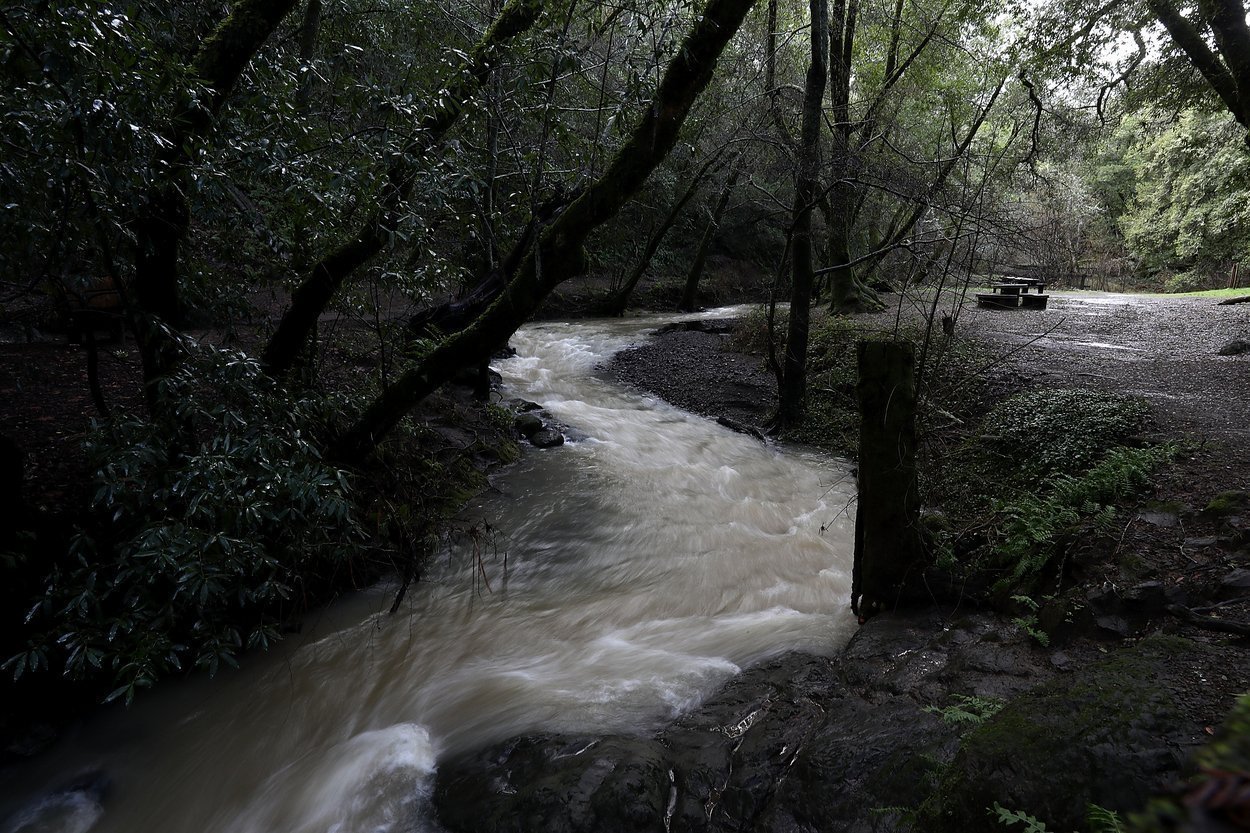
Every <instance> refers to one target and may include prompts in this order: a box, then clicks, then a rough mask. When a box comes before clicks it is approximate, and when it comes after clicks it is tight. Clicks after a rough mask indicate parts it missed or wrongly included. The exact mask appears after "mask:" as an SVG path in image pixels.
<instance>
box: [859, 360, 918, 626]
mask: <svg viewBox="0 0 1250 833" xmlns="http://www.w3.org/2000/svg"><path fill="white" fill-rule="evenodd" d="M914 362H915V357H914V353H913V348H912V345H911V344H910V343H908V342H900V341H861V342H860V343H859V383H858V385H857V386H856V392H857V393H858V396H859V411H860V429H859V503H858V507H857V511H856V513H855V566H854V573H853V579H852V587H851V610H853V611H854V612H855V613H856V614H857V615H858V616H859V617H860V621H863V620H864V619H867V618H868V617H869V616H872V615H873V614H874V613H879V612H880V611H881V610H884V609H886V608H893V607H895V606H897V604H898V603H899V602H900V601H903V599H904V598H905V597H906V595H907V594H906V588H907V587H908V582H909V580H910V579H912V578H914V576H915V574H916V573H917V572H918V570H919V569H920V568H921V567H922V566H923V563H924V546H923V543H922V541H923V539H922V537H921V534H920V492H919V489H918V488H917V485H916V388H915V379H914V376H913V366H914Z"/></svg>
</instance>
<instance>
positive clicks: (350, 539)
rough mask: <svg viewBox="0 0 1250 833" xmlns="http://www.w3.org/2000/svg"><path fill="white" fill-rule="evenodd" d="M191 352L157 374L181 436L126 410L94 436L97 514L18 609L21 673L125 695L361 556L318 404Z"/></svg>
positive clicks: (283, 613) (231, 648) (273, 628)
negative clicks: (322, 446)
mask: <svg viewBox="0 0 1250 833" xmlns="http://www.w3.org/2000/svg"><path fill="white" fill-rule="evenodd" d="M196 352H197V355H196V358H195V360H194V361H193V362H188V363H187V364H185V365H184V366H183V367H182V368H181V369H180V370H179V372H178V373H177V374H176V375H175V376H172V377H170V378H168V379H166V380H165V384H166V385H168V386H169V387H170V390H168V391H167V394H168V395H170V396H172V397H173V398H174V400H175V401H176V402H177V403H178V404H177V409H176V412H175V414H176V418H177V419H178V420H179V422H180V430H179V431H178V432H176V433H173V434H171V433H170V432H168V431H164V430H161V428H160V427H159V426H155V425H153V424H151V423H149V422H147V421H145V420H141V419H135V418H129V419H123V420H118V421H116V422H113V423H111V424H107V425H101V426H100V427H99V428H98V429H97V431H96V432H95V434H94V436H93V437H92V439H91V440H90V441H89V449H90V453H91V457H92V459H93V461H94V464H95V466H96V476H95V479H96V484H97V487H96V491H95V495H94V497H93V499H92V505H91V512H92V513H93V514H94V515H95V516H96V517H97V518H99V519H101V521H102V523H100V524H99V525H93V526H92V528H91V531H87V530H83V531H81V532H79V534H78V535H77V536H76V537H75V539H74V541H73V543H72V545H71V550H70V554H69V555H70V558H69V559H67V560H66V562H65V563H64V564H62V565H60V566H58V567H57V568H55V569H54V570H53V572H52V574H51V575H50V576H49V578H48V582H47V585H46V588H45V590H44V593H43V596H42V598H41V599H40V600H39V601H38V603H37V604H36V605H35V606H34V607H33V608H32V609H31V610H30V611H29V613H28V614H27V622H28V624H29V625H30V626H31V627H32V628H33V631H34V634H33V635H32V637H31V641H30V644H29V645H28V647H27V650H26V651H25V652H23V653H21V654H19V655H17V656H15V657H13V658H12V659H10V660H9V661H8V662H7V663H6V667H7V668H9V669H11V670H12V672H13V673H14V674H15V675H16V676H19V677H20V676H21V675H22V674H23V673H24V672H28V671H30V672H34V671H40V670H44V669H47V668H49V667H54V668H55V669H56V670H59V671H61V672H63V673H64V674H65V675H67V676H69V677H70V678H72V679H84V678H89V677H91V676H92V675H94V674H97V673H104V674H106V675H107V676H109V677H111V678H112V679H113V680H114V681H115V683H116V684H117V685H118V688H117V689H116V690H115V691H114V692H113V694H112V696H113V697H116V696H121V695H125V697H126V698H127V699H130V698H131V697H132V696H133V695H134V692H135V689H136V688H137V687H140V686H147V685H150V684H151V683H153V682H154V681H155V680H156V679H157V678H159V677H161V676H163V675H165V674H166V673H168V672H170V671H172V670H176V669H180V668H183V667H190V666H199V667H203V668H207V669H208V670H210V671H216V669H217V667H218V666H219V664H221V663H223V662H224V663H228V664H233V662H234V658H235V655H236V654H237V653H238V652H239V651H240V650H242V649H243V648H245V647H246V648H256V647H262V648H263V647H266V646H268V645H269V643H270V642H272V641H273V640H275V639H276V638H277V637H278V629H279V626H280V625H281V624H282V623H283V622H284V621H285V619H286V618H287V617H288V616H289V614H290V613H291V612H292V611H298V610H300V609H302V605H301V603H300V597H301V596H302V595H304V594H305V593H307V592H308V590H309V588H310V587H311V588H315V587H316V585H318V584H325V585H328V584H332V583H333V582H334V580H335V578H336V574H337V573H340V572H345V571H347V570H349V569H350V568H349V565H348V564H347V561H348V559H350V558H352V557H353V556H354V555H358V552H359V547H360V543H361V542H362V540H363V536H362V534H361V532H360V530H359V529H358V528H357V526H356V522H355V520H354V518H353V513H352V503H351V495H350V490H349V487H348V483H347V479H346V475H345V473H344V472H342V471H340V470H338V469H336V468H334V467H332V466H329V465H327V464H326V463H325V462H323V461H322V460H321V459H320V455H319V453H318V451H317V435H316V433H315V432H316V429H317V427H318V426H323V427H324V426H325V424H326V420H327V417H329V416H330V414H327V413H326V411H325V407H326V406H325V403H324V401H323V400H321V399H320V398H300V399H291V398H289V397H285V396H282V395H280V392H279V391H278V390H277V389H275V387H274V386H273V385H272V383H266V382H265V381H264V380H263V378H262V377H261V376H260V372H259V369H258V367H257V365H256V363H255V362H254V361H253V360H251V359H249V358H247V357H246V356H244V355H242V354H238V353H233V352H229V351H222V350H215V349H209V348H200V349H199V350H197V351H196ZM171 438H176V439H171ZM184 441H186V442H187V445H182V444H181V443H182V442H184ZM103 521H106V523H104V522H103ZM313 595H314V596H316V595H319V594H318V593H317V592H316V591H315V589H314V592H313Z"/></svg>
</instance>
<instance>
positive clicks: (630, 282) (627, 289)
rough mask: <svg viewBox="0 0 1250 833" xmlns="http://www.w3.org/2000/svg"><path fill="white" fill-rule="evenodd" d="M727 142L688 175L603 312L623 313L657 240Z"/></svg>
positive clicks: (713, 167)
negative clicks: (693, 173) (673, 201)
mask: <svg viewBox="0 0 1250 833" xmlns="http://www.w3.org/2000/svg"><path fill="white" fill-rule="evenodd" d="M727 147H728V145H725V146H722V147H721V149H720V150H718V151H717V152H716V153H715V154H713V155H712V158H711V159H708V160H707V161H706V162H704V163H703V166H702V167H700V168H699V170H698V172H697V173H696V174H695V175H694V176H692V177H691V178H690V182H689V183H687V184H686V190H685V191H684V192H682V195H681V196H680V197H679V198H678V199H677V202H675V203H673V207H672V208H671V209H669V212H668V216H666V217H665V218H664V221H663V222H661V223H660V225H659V227H657V228H656V229H655V230H654V231H653V232H651V236H650V237H649V238H648V239H647V245H646V246H645V247H644V248H643V251H642V256H641V257H639V258H638V263H637V264H635V266H634V268H633V270H631V271H630V273H629V277H627V278H626V279H625V283H624V284H622V285H621V288H620V289H619V290H618V291H617V292H616V294H614V295H613V296H612V297H611V298H609V299H608V300H607V302H606V303H605V304H604V305H603V314H604V315H610V316H613V317H617V318H619V317H620V316H622V315H624V314H625V309H626V308H627V307H628V306H629V299H630V297H631V296H632V295H633V294H634V290H635V289H637V288H638V282H639V281H641V280H642V276H643V275H645V274H646V273H647V269H648V268H649V267H650V266H651V259H652V258H654V257H655V253H656V252H657V251H659V249H660V243H662V242H663V241H664V238H665V236H666V235H667V234H668V233H669V231H671V230H672V228H673V226H674V225H676V224H677V218H678V217H680V216H681V212H682V211H683V210H684V209H685V207H686V205H687V204H689V202H690V200H691V199H693V198H694V195H695V194H697V193H698V192H699V186H700V185H702V184H703V180H705V179H706V178H707V177H708V175H709V174H711V173H712V172H713V171H715V170H716V169H717V167H718V166H719V165H720V160H721V155H722V154H723V153H724V151H725V149H726V148H727Z"/></svg>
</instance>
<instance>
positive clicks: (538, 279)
mask: <svg viewBox="0 0 1250 833" xmlns="http://www.w3.org/2000/svg"><path fill="white" fill-rule="evenodd" d="M753 2H754V0H711V2H709V3H708V5H707V7H706V8H705V10H704V13H703V15H702V16H701V17H700V18H699V20H698V22H697V23H695V25H694V28H693V29H692V30H691V31H690V33H689V34H688V35H687V36H686V39H685V40H684V42H683V43H682V45H681V48H680V49H678V50H677V53H676V56H675V57H674V58H673V59H672V61H671V62H670V63H669V65H668V67H667V69H666V70H665V73H664V78H663V80H661V82H660V86H659V89H658V90H657V91H656V95H655V98H654V99H653V101H652V103H651V106H650V107H648V108H647V109H646V111H645V112H644V113H643V114H642V116H641V118H640V119H639V121H638V125H637V127H636V128H635V129H634V131H633V133H632V135H631V136H630V139H629V141H628V142H626V143H625V145H624V146H623V147H622V148H621V149H620V151H619V152H618V153H617V154H616V156H615V157H614V158H613V160H612V163H611V164H610V165H609V166H608V168H607V170H606V171H604V173H603V174H602V175H601V176H600V177H599V179H597V180H596V181H595V182H594V183H593V184H592V185H591V186H590V187H589V188H588V189H587V190H586V191H585V192H584V193H582V195H581V196H579V197H578V198H577V199H576V200H575V201H574V202H573V204H572V205H570V206H569V207H568V209H566V210H565V211H564V212H563V213H562V214H561V215H560V217H559V218H558V219H556V221H555V222H553V223H552V224H551V225H550V226H549V227H548V228H547V229H546V230H545V231H544V232H543V234H542V235H541V237H540V238H539V241H538V244H537V246H535V247H534V248H533V249H531V252H530V255H529V256H528V257H527V258H526V260H525V262H524V263H523V264H522V266H521V268H520V269H519V270H518V272H517V275H516V277H515V278H513V280H512V281H511V282H509V284H508V286H507V287H506V288H505V289H504V291H503V293H502V295H501V296H500V297H499V298H498V299H497V300H496V301H495V303H493V304H491V306H490V307H489V308H487V309H486V311H485V312H483V313H482V315H481V316H479V317H478V319H477V320H476V321H475V322H474V323H473V324H472V325H471V326H469V327H468V328H466V329H465V330H463V331H461V332H459V333H457V334H455V335H453V336H451V337H450V338H448V339H446V340H445V341H443V342H442V343H441V344H440V345H439V346H438V347H436V348H435V349H434V350H433V351H432V352H431V353H430V354H429V355H428V356H426V358H425V359H424V360H422V361H421V362H420V363H419V364H418V365H417V366H416V367H413V368H411V369H410V370H408V371H407V372H405V373H404V374H403V375H402V376H401V377H400V378H399V379H398V380H397V381H396V383H395V384H394V385H392V386H391V387H390V388H388V389H387V390H385V391H384V392H383V393H382V394H381V395H380V396H379V397H378V398H377V399H375V400H374V401H373V403H372V404H371V405H370V406H369V407H368V408H367V409H365V412H364V413H363V414H361V416H360V418H359V419H358V420H357V421H356V423H355V424H354V425H353V426H351V428H349V429H348V430H347V431H346V432H345V433H344V434H343V435H342V436H341V437H339V438H338V440H337V441H336V442H334V443H332V445H331V448H330V456H331V457H332V458H333V459H335V460H339V461H344V462H355V461H359V460H360V459H361V458H362V457H363V456H364V455H366V454H368V453H369V452H370V451H372V449H373V447H374V446H375V445H377V443H379V442H380V441H381V440H382V439H383V438H384V437H385V436H386V435H387V434H388V433H389V432H390V431H391V429H392V428H394V427H395V424H396V423H398V422H399V420H400V419H401V418H402V417H403V415H404V414H405V413H407V412H408V410H409V409H410V408H412V407H413V406H414V405H416V404H417V403H418V402H420V401H421V400H422V399H424V398H425V397H426V396H428V395H429V394H431V393H432V392H433V391H434V390H436V389H437V388H438V387H439V386H440V385H442V384H443V383H444V382H446V381H447V380H448V379H449V378H451V376H452V375H453V374H454V373H455V372H456V371H457V370H458V369H460V368H462V367H466V366H470V365H474V364H477V363H479V362H481V361H484V360H486V359H487V358H488V357H489V356H490V354H491V353H493V352H494V350H495V349H496V348H497V347H498V346H499V345H500V344H502V343H503V342H505V341H506V340H507V339H508V337H509V336H511V335H512V333H513V332H515V330H516V328H517V327H519V326H520V325H521V324H523V323H524V322H525V320H526V319H527V318H529V316H530V315H531V314H532V313H533V312H534V310H535V309H537V308H538V305H539V304H540V303H542V300H543V299H544V298H545V297H546V296H547V295H548V294H549V293H550V292H551V290H553V289H554V288H555V287H556V286H558V285H559V284H560V283H561V282H562V281H564V280H565V279H567V278H569V277H571V276H572V275H573V274H574V273H576V272H577V271H578V270H580V269H583V268H584V266H585V258H584V253H583V250H582V246H583V245H584V243H585V242H586V238H587V237H589V236H590V234H591V232H592V231H594V230H595V229H596V228H598V227H599V226H601V225H602V224H603V223H605V222H607V221H608V220H609V219H611V218H612V217H613V216H615V215H616V213H617V212H618V211H620V209H621V206H622V205H624V204H625V202H626V201H627V200H629V199H630V197H632V196H633V195H634V194H635V193H636V192H637V191H638V189H639V188H640V187H641V186H642V184H643V183H644V182H645V181H646V179H647V177H648V176H650V174H651V172H652V171H653V170H654V169H655V167H656V166H657V165H658V164H659V163H660V162H662V161H663V160H664V158H665V157H666V156H667V155H668V153H669V151H670V150H672V148H673V145H674V143H676V141H677V134H678V132H679V131H680V130H681V126H682V124H683V123H684V122H685V120H686V115H687V114H688V113H689V112H690V107H691V105H693V104H694V101H695V99H696V98H697V97H698V95H699V93H700V92H702V91H703V88H704V87H706V86H707V83H708V81H710V80H711V77H712V72H713V70H714V69H715V68H716V62H717V59H718V58H719V57H720V54H721V52H722V50H723V49H724V48H725V44H726V43H728V42H729V39H730V38H731V37H733V35H734V33H735V32H737V31H738V27H739V26H741V25H742V20H743V18H745V17H746V14H747V12H748V11H750V9H751V6H752V5H753Z"/></svg>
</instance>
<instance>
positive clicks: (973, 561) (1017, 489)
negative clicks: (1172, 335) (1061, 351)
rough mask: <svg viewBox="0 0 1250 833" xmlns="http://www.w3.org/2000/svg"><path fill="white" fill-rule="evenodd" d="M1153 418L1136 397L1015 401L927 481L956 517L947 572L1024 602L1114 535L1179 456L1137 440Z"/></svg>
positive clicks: (943, 543)
mask: <svg viewBox="0 0 1250 833" xmlns="http://www.w3.org/2000/svg"><path fill="white" fill-rule="evenodd" d="M1148 418H1149V409H1148V407H1147V406H1146V404H1145V403H1144V402H1143V401H1141V400H1139V399H1134V398H1131V397H1125V396H1118V395H1113V394H1107V393H1101V392H1098V391H1090V390H1080V389H1076V390H1072V389H1041V390H1033V391H1028V392H1025V393H1020V394H1016V395H1014V396H1011V397H1009V398H1007V399H1005V400H1003V401H1002V402H1000V403H999V404H998V405H996V406H995V407H994V408H992V409H991V410H990V411H989V413H988V414H986V416H985V418H984V420H982V423H981V426H980V429H979V430H978V431H973V432H970V433H969V434H968V435H967V437H966V439H965V441H964V443H963V444H962V445H961V446H958V447H955V448H954V449H952V450H951V451H950V452H949V453H948V454H947V455H946V458H945V461H944V462H945V463H946V465H945V466H944V467H943V468H942V470H941V471H940V472H939V473H938V474H937V475H936V476H935V475H933V474H932V472H931V476H930V478H929V479H928V481H927V482H926V488H927V492H928V494H929V495H930V499H937V500H938V501H940V502H941V503H942V504H943V505H944V506H945V507H946V508H947V510H948V512H949V513H950V515H951V516H952V518H951V519H950V520H948V522H947V523H946V524H944V526H943V527H942V528H941V529H939V530H937V532H936V535H935V539H936V543H937V547H938V550H939V552H940V553H941V554H942V555H941V558H940V561H941V564H942V566H944V567H946V568H947V569H950V570H952V571H954V572H962V573H964V574H965V575H968V574H980V575H982V576H984V577H986V578H987V579H988V580H989V581H990V582H991V583H992V584H993V589H994V590H995V591H996V592H997V593H999V594H1001V595H1002V596H1003V597H1006V596H1007V595H1009V594H1012V593H1014V594H1017V595H1024V596H1027V595H1029V594H1031V593H1032V591H1033V590H1034V588H1035V586H1036V584H1037V582H1038V580H1039V578H1040V577H1041V575H1042V574H1043V572H1044V571H1046V569H1047V567H1048V565H1056V564H1058V565H1060V567H1059V569H1060V571H1062V564H1063V561H1064V556H1065V555H1066V554H1067V553H1068V552H1070V550H1071V548H1072V547H1073V545H1074V544H1075V543H1076V542H1078V541H1080V540H1088V539H1091V538H1097V537H1099V536H1102V537H1106V536H1109V535H1110V534H1111V533H1112V532H1113V530H1114V529H1115V528H1116V521H1117V518H1118V511H1119V510H1118V506H1120V505H1121V504H1123V503H1124V502H1125V501H1126V500H1128V499H1130V498H1132V497H1133V496H1134V495H1137V494H1139V493H1141V492H1142V491H1143V490H1144V489H1145V488H1146V487H1147V486H1148V484H1149V479H1150V475H1151V473H1152V472H1153V471H1154V470H1155V469H1156V468H1157V467H1158V466H1159V465H1160V464H1161V463H1163V462H1164V461H1166V460H1167V459H1169V458H1170V457H1171V456H1172V454H1173V453H1174V452H1175V449H1173V448H1172V447H1171V446H1146V445H1143V444H1141V443H1140V442H1139V441H1138V440H1137V437H1138V436H1139V434H1140V432H1141V431H1142V430H1143V429H1145V428H1146V427H1147V424H1148Z"/></svg>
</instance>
